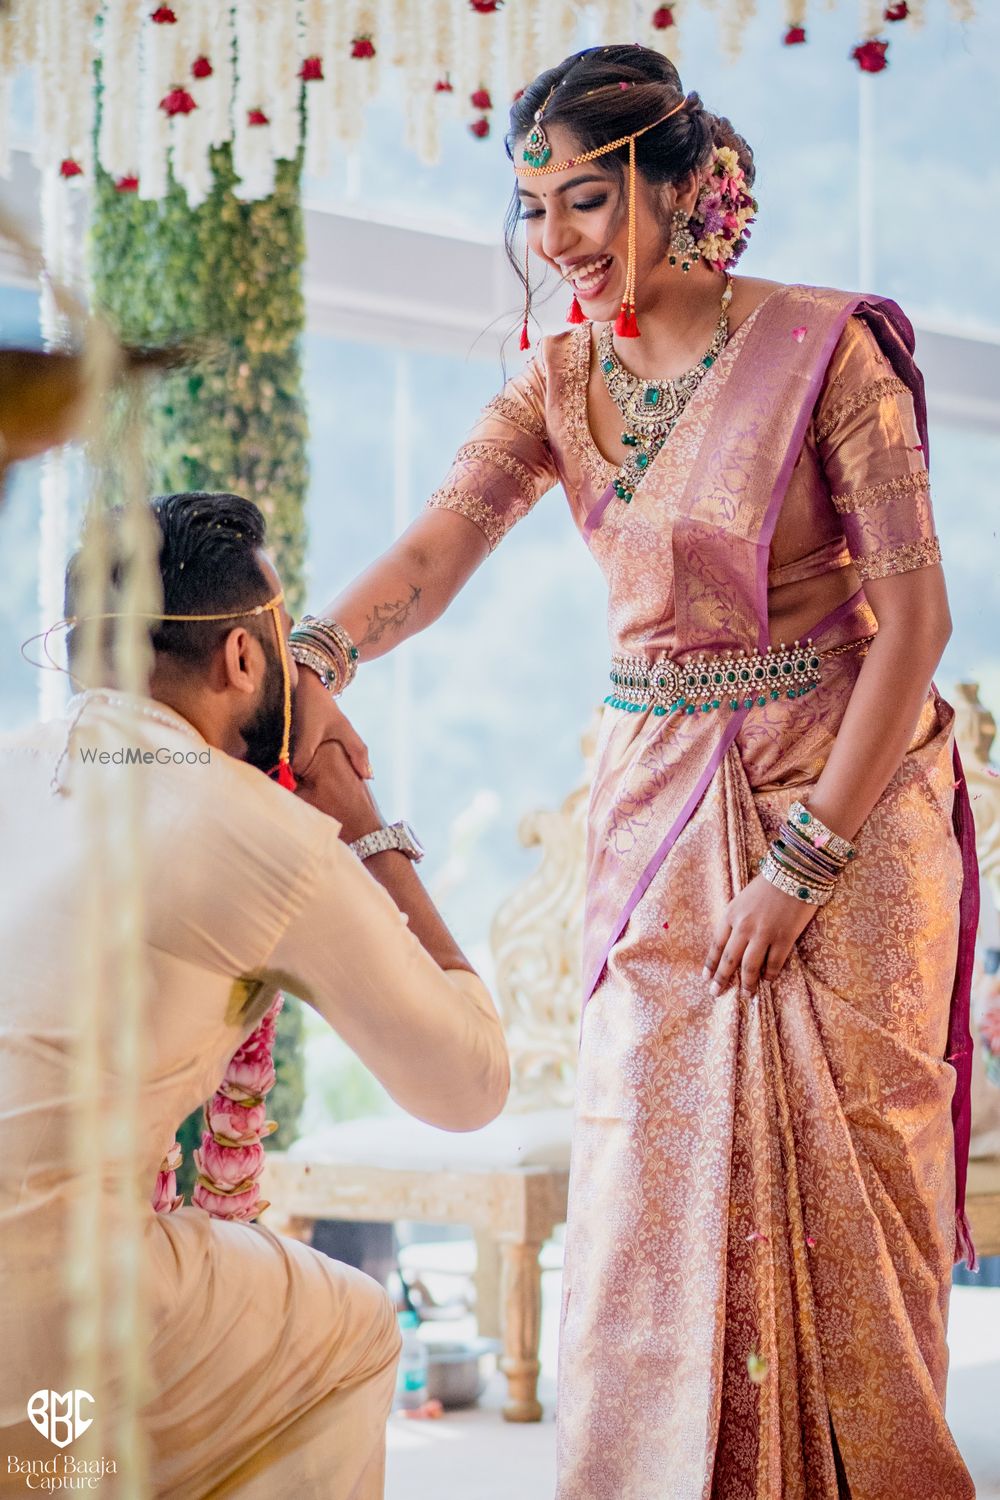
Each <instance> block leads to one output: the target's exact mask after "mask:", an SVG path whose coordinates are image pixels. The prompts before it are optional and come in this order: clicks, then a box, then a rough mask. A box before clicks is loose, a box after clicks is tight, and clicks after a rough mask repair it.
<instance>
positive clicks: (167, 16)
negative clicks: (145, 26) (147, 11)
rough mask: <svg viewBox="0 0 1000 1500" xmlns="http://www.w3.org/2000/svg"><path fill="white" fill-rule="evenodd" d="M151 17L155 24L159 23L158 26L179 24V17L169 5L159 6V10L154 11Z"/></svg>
mask: <svg viewBox="0 0 1000 1500" xmlns="http://www.w3.org/2000/svg"><path fill="white" fill-rule="evenodd" d="M149 19H150V20H151V21H152V22H154V23H155V25H157V26H176V25H177V17H176V16H175V15H174V13H173V11H172V10H171V9H170V6H169V5H161V6H159V8H158V9H157V10H154V11H153V14H152V15H151V16H150V18H149Z"/></svg>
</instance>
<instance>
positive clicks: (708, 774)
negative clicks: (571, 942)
mask: <svg viewBox="0 0 1000 1500" xmlns="http://www.w3.org/2000/svg"><path fill="white" fill-rule="evenodd" d="M749 711H750V710H749V709H746V708H739V709H736V710H734V712H733V715H732V717H731V718H730V720H729V722H728V723H727V724H726V727H725V729H724V730H723V733H722V735H721V737H720V739H719V743H718V744H717V745H716V747H715V749H714V750H713V751H712V754H711V755H710V757H709V759H708V763H707V765H706V766H705V769H704V770H703V771H702V773H701V775H700V776H699V777H698V780H697V781H696V782H695V784H694V787H693V789H692V791H691V793H690V795H689V797H688V799H687V801H686V802H685V803H684V806H683V807H682V808H681V810H680V812H679V813H678V814H677V817H676V818H675V819H674V821H673V823H672V824H671V827H670V832H669V833H668V834H667V836H666V838H665V839H664V840H663V842H662V843H661V844H659V845H658V847H657V849H656V852H655V853H654V855H653V857H652V859H651V860H650V861H649V863H648V865H647V866H646V868H645V869H644V870H643V872H642V874H641V875H640V876H639V879H638V881H637V883H636V885H635V887H634V889H633V891H632V894H631V896H630V897H629V898H628V900H627V901H626V903H625V906H624V908H623V909H622V912H621V915H620V917H619V919H618V922H617V923H616V925H615V927H614V929H613V930H612V933H611V937H610V938H609V940H608V942H607V943H606V944H605V946H604V949H603V951H602V953H601V956H600V958H599V959H598V960H597V962H596V963H595V965H594V968H593V970H592V971H591V973H590V974H589V975H587V976H585V982H584V987H583V1005H584V1008H586V1005H587V1002H588V1001H589V1000H590V998H591V996H592V995H593V993H594V991H595V990H596V988H597V984H598V981H599V979H600V977H601V975H602V973H603V972H604V966H605V964H606V963H607V961H608V957H609V955H610V953H611V950H612V948H613V947H614V946H615V944H616V943H617V941H618V939H619V938H620V937H621V935H622V933H623V932H624V931H625V928H626V927H627V926H628V924H629V919H630V918H631V916H632V913H633V912H634V911H635V909H636V907H637V906H638V905H639V902H640V901H641V900H642V898H643V896H644V895H645V894H646V892H647V891H648V890H649V887H650V885H651V884H652V881H653V877H654V876H655V874H656V872H657V870H658V869H659V868H660V866H661V865H662V863H663V861H664V860H665V859H666V857H667V855H668V854H669V853H670V850H671V849H672V848H673V846H674V844H675V843H676V841H677V839H678V838H679V837H680V835H681V833H682V832H683V831H684V828H685V827H686V826H687V822H688V819H689V818H690V816H691V814H692V813H693V812H694V810H695V808H696V807H697V806H698V803H699V802H700V801H701V799H702V797H703V796H704V794H705V789H706V787H707V786H708V784H709V782H710V781H711V780H712V777H713V776H714V775H715V773H716V771H717V770H718V769H719V767H720V765H721V764H722V761H723V757H724V756H725V754H726V752H727V750H728V749H729V747H730V745H731V744H732V743H733V740H734V739H735V738H736V735H737V732H738V730H739V728H740V726H741V725H742V723H743V720H744V719H745V718H746V716H747V714H748V713H749Z"/></svg>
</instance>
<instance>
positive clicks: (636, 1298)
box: [432, 287, 977, 1500]
mask: <svg viewBox="0 0 1000 1500" xmlns="http://www.w3.org/2000/svg"><path fill="white" fill-rule="evenodd" d="M912 348H913V342H912V329H911V328H910V326H909V324H908V323H907V321H906V319H905V318H904V317H903V315H902V313H901V312H900V311H899V309H898V308H897V307H896V306H895V305H894V304H892V303H887V302H883V301H879V300H868V301H865V300H862V299H859V298H857V297H855V296H851V295H848V294H845V293H841V292H835V291H828V290H817V289H814V288H805V287H783V288H780V289H779V290H777V291H776V292H774V293H773V294H772V295H771V296H770V297H769V298H768V299H767V301H766V302H765V303H764V304H763V305H762V306H761V307H760V308H759V309H758V310H757V312H756V313H755V314H754V315H753V316H752V317H751V318H750V319H749V320H748V321H747V322H746V323H744V324H743V325H742V326H741V328H740V329H738V330H737V332H736V334H735V335H734V336H733V337H732V338H731V339H730V341H729V343H728V344H727V346H726V348H725V350H724V351H723V354H722V355H721V356H720V358H719V360H718V362H717V364H716V365H715V367H714V368H713V370H712V371H711V374H710V375H709V377H708V378H707V379H706V380H705V381H704V382H703V384H702V385H701V386H700V388H699V390H698V391H697V393H696V395H695V396H694V398H693V399H692V401H691V403H690V405H689V406H688V408H687V410H686V411H685V413H684V415H683V416H682V417H681V419H680V422H679V423H678V425H677V427H676V428H675V430H674V432H673V434H672V436H671V438H670V439H669V440H668V442H667V444H666V445H665V447H664V448H663V450H662V452H661V453H660V455H659V457H658V458H657V460H656V462H655V463H654V465H652V467H651V469H650V471H649V472H648V474H647V476H646V478H645V479H644V480H643V483H642V485H641V486H640V487H639V489H638V490H637V492H636V495H635V499H634V500H633V502H632V503H631V505H629V506H626V505H624V504H622V503H621V502H620V501H619V500H617V498H616V497H615V496H614V493H613V490H611V489H610V488H609V487H608V481H609V480H610V478H611V474H612V472H613V469H612V466H611V465H610V464H608V463H607V461H606V460H605V459H604V458H603V457H602V456H601V454H600V453H599V452H598V450H597V449H596V447H595V446H594V443H593V439H592V438H591V437H590V433H589V428H588V424H587V414H586V411H587V408H586V390H587V380H588V378H589V372H590V368H591V340H590V329H589V327H584V328H582V329H580V330H578V331H575V332H574V333H572V334H568V335H563V336H562V337H561V338H557V339H553V340H547V341H546V345H545V347H544V351H543V356H542V357H541V358H539V359H537V360H535V361H534V362H533V363H532V364H531V365H530V366H529V367H528V369H527V371H526V372H525V373H524V374H523V375H521V376H519V377H518V378H517V379H516V380H515V381H513V382H511V383H510V384H508V386H507V387H506V388H505V390H504V392H503V393H502V394H501V396H499V397H497V398H496V400H495V401H494V402H492V403H491V404H490V406H489V407H487V409H486V411H485V413H484V414H483V418H482V421H481V423H480V425H479V427H478V428H477V430H476V432H475V433H474V434H473V435H472V438H471V440H470V442H469V443H467V444H466V445H465V446H464V448H463V449H462V450H461V451H460V453H459V455H458V457H457V459H456V463H455V465H454V467H453V469H452V471H451V473H450V475H449V476H448V480H447V482H446V484H445V486H444V487H443V488H442V489H441V490H440V491H438V493H437V494H436V495H435V496H434V497H433V499H432V504H436V505H444V506H447V507H449V508H451V509H454V510H458V511H460V512H461V513H463V514H465V515H466V516H467V517H468V518H469V519H470V520H472V521H473V522H475V524H477V525H479V526H480V527H481V529H482V530H483V531H484V533H485V534H486V535H487V537H488V538H489V539H490V542H491V544H492V545H495V544H496V542H498V541H499V539H500V537H501V536H502V535H503V534H504V532H505V531H506V530H507V529H508V527H509V526H510V525H511V524H512V523H513V521H515V520H517V519H519V518H520V516H521V515H523V514H525V513H526V512H527V510H528V509H530V507H531V505H532V504H534V502H535V501H536V500H537V499H538V497H539V496H540V495H541V494H542V493H543V492H544V491H545V490H546V489H548V488H549V487H550V486H551V484H552V483H553V482H555V480H556V479H559V480H561V481H562V483H563V486H564V488H565V490H566V493H567V496H568V498H569V500H570V506H571V509H572V511H573V514H574V517H575V519H576V523H577V525H578V527H579V529H580V531H581V533H582V535H583V538H584V540H585V542H586V543H587V545H588V546H589V548H590V551H591V553H592V554H593V556H594V558H595V560H596V562H597V563H598V565H599V566H600V568H601V569H602V571H603V573H604V575H605V577H606V579H607V582H608V590H609V625H610V636H611V643H612V649H613V651H614V652H616V653H623V654H627V655H630V656H638V657H643V658H645V659H647V660H650V661H652V660H653V659H654V658H655V657H656V656H657V654H658V653H661V652H667V653H669V655H670V656H671V657H674V658H677V657H679V658H681V659H682V660H684V659H690V658H691V656H692V655H693V654H694V653H696V652H699V651H704V652H709V653H719V652H722V651H725V650H727V649H731V650H737V651H753V650H763V649H766V647H767V645H768V644H769V641H770V625H769V610H768V602H769V592H770V591H771V590H773V589H776V588H778V587H780V585H781V584H782V583H785V582H790V581H799V582H801V581H802V580H808V579H810V578H815V579H817V580H818V579H820V578H826V577H827V575H829V574H830V573H831V572H832V571H833V570H840V569H853V570H854V575H853V576H852V575H851V574H845V575H844V576H845V578H846V579H847V580H848V586H847V587H846V588H844V589H842V590H841V594H842V597H843V599H844V602H842V603H841V604H840V605H839V606H838V607H836V608H834V609H833V610H828V611H827V612H826V613H825V616H824V617H822V618H820V617H817V619H816V621H815V624H814V626H813V628H812V631H811V636H812V638H813V641H814V644H815V646H816V648H817V649H826V648H828V647H831V646H835V645H841V644H845V645H846V644H848V643H850V642H852V641H855V640H858V639H860V638H861V637H864V636H868V635H870V634H872V633H873V632H875V631H876V630H877V621H876V619H875V616H874V614H873V612H872V609H871V607H870V605H869V604H868V602H867V600H866V598H865V594H864V587H863V584H864V580H865V579H866V578H871V577H881V576H886V575H887V574H890V573H895V572H903V571H907V570H908V569H910V568H915V567H921V566H926V565H927V564H929V563H933V562H936V561H938V560H939V558H940V551H939V548H938V543H937V539H936V537H935V535H934V529H933V520H932V514H931V508H930V500H929V492H928V487H927V470H926V451H927V435H926V424H925V421H924V406H923V395H922V383H921V380H920V376H919V374H918V372H917V371H916V369H915V366H914V365H913V362H912V357H911V356H912ZM826 597H829V595H827V596H826ZM818 615H819V612H818ZM774 644H777V642H774ZM862 659H863V653H862V652H861V651H850V650H848V651H846V652H845V653H844V654H841V655H838V656H836V657H835V658H832V659H825V663H824V668H823V672H822V679H821V682H820V684H819V686H818V687H817V688H816V689H815V690H814V691H812V692H810V693H809V694H808V695H807V696H805V697H795V698H792V697H791V696H790V695H788V696H784V695H783V696H781V697H779V698H777V699H774V698H771V697H768V699H767V701H766V703H764V702H763V701H761V700H757V701H754V702H753V704H752V706H751V707H749V708H747V707H744V706H743V705H742V703H741V704H740V706H739V707H738V708H737V709H735V710H734V709H731V708H730V707H729V704H728V702H723V703H722V704H721V706H720V708H719V709H718V710H713V711H710V712H704V713H703V712H698V713H694V714H690V713H685V712H678V713H669V714H666V715H662V716H657V715H654V713H653V712H651V711H646V712H631V713H624V712H619V711H618V710H616V709H615V708H613V707H609V708H608V709H607V710H606V712H605V719H604V724H603V730H602V738H601V744H600V748H599V756H598V769H597V773H596V776H595V780H594V787H593V794H592V799H591V807H590V821H589V849H588V866H589V868H588V898H587V918H586V930H585V939H584V943H585V955H584V968H585V974H584V982H585V998H586V1001H587V1004H586V1009H585V1013H584V1020H583V1027H582V1035H581V1050H580V1064H579V1079H578V1090H577V1108H576V1124H575V1136H574V1149H573V1166H572V1178H571V1195H570V1196H571V1203H570V1218H569V1225H568V1236H567V1254H566V1273H565V1286H564V1302H563V1324H562V1345H561V1355H560V1376H559V1408H558V1421H559V1476H560V1477H559V1490H558V1495H559V1500H667V1497H669V1500H837V1497H844V1496H848V1495H849V1496H850V1497H852V1500H931V1497H933V1500H964V1497H971V1496H972V1495H973V1493H974V1491H973V1487H972V1483H971V1480H970V1478H969V1475H968V1473H967V1471H966V1469H965V1466H964V1464H963V1462H962V1460H961V1458H960V1456H959V1454H958V1451H957V1449H956V1447H955V1444H954V1441H953V1439H952V1437H951V1434H950V1432H949V1430H948V1427H947V1424H946V1421H945V1417H944V1408H943V1399H944V1388H945V1377H946V1372H947V1346H946V1337H945V1335H946V1318H947V1306H948V1293H949V1286H950V1272H951V1266H952V1262H953V1259H954V1257H955V1251H956V1239H957V1242H958V1247H959V1250H960V1251H961V1252H963V1253H964V1252H967V1251H969V1250H970V1248H971V1247H969V1246H968V1242H967V1233H966V1232H965V1230H964V1216H963V1195H964V1161H965V1155H966V1153H967V1142H968V1061H969V1052H968V1049H969V1047H970V1045H971V1044H970V1042H969V1037H968V991H969V980H970V972H971V943H972V940H973V937H974V931H975V920H976V892H977V886H976V880H975V873H974V872H975V863H974V861H975V851H974V847H973V845H972V842H971V840H972V831H971V817H970V814H969V807H968V798H967V794H966V793H965V789H964V783H963V782H962V780H961V773H960V769H958V763H957V758H956V757H955V756H954V747H953V741H952V721H953V714H952V710H951V708H950V707H949V706H948V704H947V703H945V702H944V701H943V700H942V699H941V697H940V696H939V695H938V693H937V692H936V690H935V689H933V688H932V689H931V691H930V692H929V694H928V697H927V700H926V702H925V704H924V707H923V710H922V713H921V716H920V721H919V723H918V726H917V729H916V731H915V733H914V735H913V738H912V740H911V743H910V746H909V748H908V750H907V753H906V755H905V757H904V759H903V762H902V764H901V765H900V767H899V769H898V771H897V772H896V774H895V775H894V777H893V778H892V780H891V781H890V783H889V785H888V787H887V788H886V790H885V792H884V794H883V796H882V797H881V799H880V800H879V802H878V804H877V806H876V807H875V809H874V811H873V812H872V814H871V815H870V817H869V818H868V820H867V821H866V823H865V824H864V826H863V827H862V829H861V830H860V832H859V834H858V836H857V838H856V840H855V842H856V844H857V847H858V851H859V855H860V857H859V858H858V860H857V861H856V862H854V863H853V864H852V865H851V866H850V867H849V869H848V870H847V871H846V873H845V874H844V875H843V877H842V878H841V881H840V883H839V885H838V889H837V893H836V895H835V897H834V899H833V900H832V901H831V902H830V903H829V904H828V905H827V906H825V907H823V908H820V909H819V910H818V911H817V913H816V915H815V916H814V918H813V919H812V921H811V922H810V923H809V925H808V926H807V927H806V929H805V931H804V933H803V934H802V936H801V937H800V939H799V941H798V943H797V945H796V948H795V950H794V951H793V953H792V955H791V957H790V959H789V961H788V963H787V964H786V966H785V968H784V970H783V972H782V973H781V975H780V976H779V977H778V979H777V980H776V981H775V982H774V983H773V984H768V983H766V982H762V983H761V984H760V985H759V986H758V988H757V990H756V992H755V993H754V994H752V995H748V994H746V993H743V992H741V991H740V989H739V988H738V987H737V986H736V985H734V986H733V987H731V988H730V989H729V990H728V991H727V992H726V993H724V994H723V995H721V996H720V997H719V998H718V999H713V998H712V996H711V995H710V994H709V992H708V987H707V983H706V982H705V981H704V980H703V979H702V977H701V969H702V964H703V961H704V957H705V952H706V948H707V945H708V938H709V934H710V932H711V930H712V928H713V926H714V924H715V923H716V921H717V920H718V917H719V915H720V913H721V912H722V911H723V910H724V908H725V907H726V906H727V904H728V903H729V902H730V901H731V899H732V898H733V896H734V895H735V894H736V892H737V891H738V890H740V889H741V888H742V887H743V886H744V885H746V884H747V883H748V882H749V880H750V878H751V876H752V874H753V873H754V872H755V870H756V862H757V860H758V858H759V857H760V856H761V855H762V854H763V853H764V852H765V850H766V848H767V844H768V842H769V840H770V839H771V838H772V837H773V836H774V835H775V833H776V832H777V830H778V826H779V824H780V822H781V820H782V817H783V815H784V814H785V812H786V811H787V809H788V807H789V804H790V803H791V802H792V801H793V800H794V799H795V798H796V797H799V796H800V795H801V794H802V793H803V791H805V790H807V789H808V788H809V787H810V786H812V785H813V784H814V783H815V781H816V779H817V777H818V775H819V773H820V771H821V770H822V768H823V765H824V764H825V761H826V758H827V756H828V754H829V751H830V748H831V745H832V743H833V739H834V737H835V735H836V733H837V728H838V726H839V724H840V721H841V718H842V716H843V713H844V709H845V707H846V704H847V702H848V699H849V697H850V694H851V690H852V687H853V684H854V682H855V681H856V679H857V675H858V672H859V671H860V669H861V665H862ZM956 783H957V785H956ZM956 1080H957V1086H956ZM956 1224H957V1225H958V1226H959V1229H958V1233H957V1235H956ZM751 1370H752V1371H753V1375H754V1376H755V1377H756V1378H751Z"/></svg>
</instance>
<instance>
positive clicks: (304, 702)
mask: <svg viewBox="0 0 1000 1500" xmlns="http://www.w3.org/2000/svg"><path fill="white" fill-rule="evenodd" d="M489 550H490V549H489V543H488V542H487V540H486V538H485V537H484V535H483V533H482V531H480V529H479V528H478V526H476V525H474V524H473V522H472V521H470V520H468V519H467V518H466V517H465V516H463V515H460V514H458V513H457V512H456V511H453V510H436V509H435V510H430V509H429V510H425V511H423V512H422V513H421V515H420V516H419V517H418V518H417V520H416V521H414V522H413V524H412V526H410V527H409V528H408V530H406V531H404V532H403V534H402V536H400V537H399V538H398V540H397V541H395V542H394V543H393V544H392V546H391V547H390V548H389V550H388V551H387V552H385V553H383V554H382V556H381V557H380V558H378V559H377V560H376V561H375V562H373V563H372V565H371V567H369V568H366V569H365V571H364V572H363V573H361V574H359V575H358V577H357V578H355V579H354V581H353V582H352V583H350V584H348V586H347V588H346V589H344V590H343V592H342V593H340V594H338V595H337V597H336V598H335V599H333V600H331V601H330V603H329V604H328V605H327V606H326V607H325V608H324V609H323V611H322V613H323V614H324V615H325V616H327V617H328V618H330V619H333V620H336V621H337V622H338V623H339V624H341V625H342V626H343V627H344V629H345V630H346V631H347V633H348V635H349V636H350V637H351V639H352V641H353V642H354V644H355V645H356V647H357V649H358V652H359V653H360V655H359V660H360V661H362V662H365V661H372V660H374V658H375V657H377V656H384V655H385V653H386V652H387V651H391V650H392V648H393V647H394V646H398V645H399V643H400V641H405V640H406V639H407V638H408V637H409V636H411V635H416V634H417V632H418V631H420V630H424V629H426V627H427V626H428V625H430V624H431V623H432V622H433V621H434V620H436V619H437V618H438V616H439V615H441V614H443V613H444V611H445V610H446V609H447V607H448V605H449V604H450V603H451V601H452V599H454V597H455V595H456V594H457V593H458V591H459V590H460V589H461V588H462V586H463V584H465V583H466V582H467V581H468V579H469V578H470V577H471V576H472V574H473V573H474V572H475V570H476V569H477V568H478V567H479V565H480V563H481V562H482V561H483V560H484V559H485V558H486V557H487V556H488V554H489ZM298 678H299V681H298V687H297V689H296V693H295V728H296V743H295V755H294V766H295V770H296V772H297V773H298V774H300V775H302V774H305V773H306V772H307V771H308V769H309V766H310V765H311V763H312V760H313V758H314V756H315V754H316V751H317V750H318V748H319V746H320V745H321V744H322V743H323V741H324V740H336V741H337V742H338V743H339V744H341V745H343V747H344V749H345V750H346V751H347V754H348V757H349V758H350V761H351V764H352V765H353V767H354V769H355V770H356V771H357V773H358V775H359V776H363V777H366V778H367V777H370V776H371V775H372V768H371V762H370V760H369V756H368V748H367V746H366V745H365V743H364V741H363V740H362V738H361V736H360V735H359V734H358V733H357V731H356V730H355V728H354V727H353V725H352V724H351V722H350V720H349V719H348V718H347V716H346V715H345V714H344V712H343V711H342V709H341V708H340V707H339V704H338V703H337V702H335V701H334V700H333V699H332V698H331V697H330V695H329V693H328V692H327V690H326V688H325V687H324V686H323V684H322V682H321V681H320V679H319V677H317V676H316V674H315V673H314V672H311V671H310V670H309V668H308V667H304V666H300V668H299V674H298Z"/></svg>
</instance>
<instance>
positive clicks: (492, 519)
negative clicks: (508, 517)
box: [427, 484, 506, 552]
mask: <svg viewBox="0 0 1000 1500" xmlns="http://www.w3.org/2000/svg"><path fill="white" fill-rule="evenodd" d="M427 505H428V508H429V509H432V510H453V511H456V512H457V513H458V515H460V516H464V517H465V519H466V520H467V521H472V522H473V524H474V525H476V526H478V527H479V530H480V531H481V532H482V533H483V536H484V537H485V538H486V540H487V541H488V542H489V544H490V551H491V552H492V551H493V549H494V548H495V547H497V546H499V544H500V542H501V541H502V540H503V537H504V532H505V529H506V528H505V527H504V524H503V522H502V521H501V519H500V518H499V516H498V515H497V513H496V511H495V510H494V509H493V508H492V506H490V505H488V504H487V503H486V501H485V500H481V499H480V498H479V496H478V495H469V494H467V493H466V492H465V490H460V489H457V488H456V487H455V486H454V485H450V484H446V485H443V486H442V487H441V489H439V490H435V491H434V493H433V495H432V496H431V498H430V499H429V500H428V502H427Z"/></svg>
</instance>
